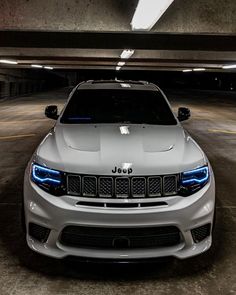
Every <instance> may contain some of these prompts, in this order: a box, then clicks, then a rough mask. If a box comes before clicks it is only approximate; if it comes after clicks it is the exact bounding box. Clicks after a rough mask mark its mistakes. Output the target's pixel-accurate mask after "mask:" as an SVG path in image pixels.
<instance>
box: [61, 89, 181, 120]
mask: <svg viewBox="0 0 236 295" xmlns="http://www.w3.org/2000/svg"><path fill="white" fill-rule="evenodd" d="M61 122H62V123H69V124H86V123H87V124H91V123H130V124H153V125H175V124H176V120H175V118H174V116H173V114H172V112H171V110H170V108H169V106H168V104H167V103H166V101H165V99H164V97H163V96H162V94H161V93H160V92H159V91H147V90H145V91H144V90H141V91H140V90H117V89H114V90H113V89H93V90H76V91H75V93H74V94H73V96H72V98H71V99H70V101H69V103H68V105H67V107H66V109H65V111H64V113H63V116H62V118H61Z"/></svg>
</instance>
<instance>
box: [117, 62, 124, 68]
mask: <svg viewBox="0 0 236 295" xmlns="http://www.w3.org/2000/svg"><path fill="white" fill-rule="evenodd" d="M117 65H118V66H119V67H123V66H124V65H125V62H124V61H119V62H118V64H117Z"/></svg>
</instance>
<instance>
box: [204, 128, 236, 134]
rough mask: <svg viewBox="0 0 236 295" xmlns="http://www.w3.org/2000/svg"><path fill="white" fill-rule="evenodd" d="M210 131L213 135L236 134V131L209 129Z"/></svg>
mask: <svg viewBox="0 0 236 295" xmlns="http://www.w3.org/2000/svg"><path fill="white" fill-rule="evenodd" d="M208 131H209V132H211V133H225V134H236V130H224V129H208Z"/></svg>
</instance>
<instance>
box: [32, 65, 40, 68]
mask: <svg viewBox="0 0 236 295" xmlns="http://www.w3.org/2000/svg"><path fill="white" fill-rule="evenodd" d="M31 67H32V68H42V67H43V66H41V65H31Z"/></svg>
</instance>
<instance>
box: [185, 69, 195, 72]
mask: <svg viewBox="0 0 236 295" xmlns="http://www.w3.org/2000/svg"><path fill="white" fill-rule="evenodd" d="M192 71H193V70H191V69H186V70H183V72H184V73H187V72H192Z"/></svg>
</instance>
